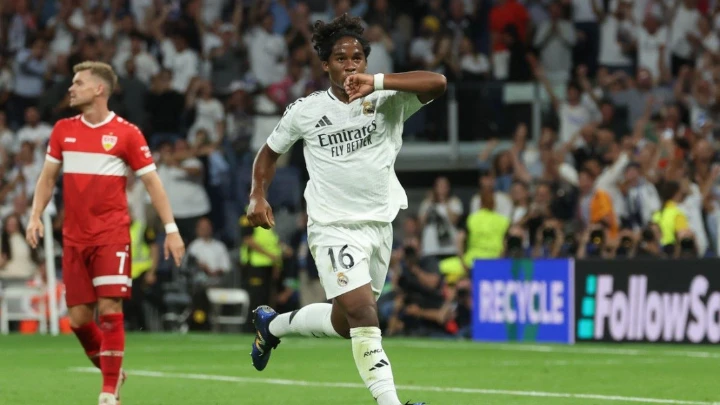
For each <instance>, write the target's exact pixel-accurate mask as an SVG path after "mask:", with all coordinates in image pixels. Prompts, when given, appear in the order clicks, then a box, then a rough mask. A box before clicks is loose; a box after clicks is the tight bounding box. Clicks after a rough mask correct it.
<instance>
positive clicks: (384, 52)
mask: <svg viewBox="0 0 720 405" xmlns="http://www.w3.org/2000/svg"><path fill="white" fill-rule="evenodd" d="M381 1H387V0H381ZM365 36H366V37H367V39H368V41H370V49H372V52H371V53H370V56H368V61H367V73H369V74H375V73H393V61H392V56H391V53H392V52H393V50H394V48H395V44H393V41H392V39H391V38H390V36H388V34H387V32H386V31H385V30H384V29H383V28H382V27H381V26H380V25H377V24H376V25H371V26H370V27H369V28H368V30H367V32H366V34H365Z"/></svg>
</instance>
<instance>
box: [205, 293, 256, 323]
mask: <svg viewBox="0 0 720 405" xmlns="http://www.w3.org/2000/svg"><path fill="white" fill-rule="evenodd" d="M207 296H208V301H210V305H211V307H212V311H211V312H212V314H211V318H210V321H211V322H212V324H213V327H216V326H218V325H244V324H245V322H247V317H248V313H249V311H250V295H249V294H248V292H247V291H245V290H243V289H240V288H208V289H207ZM226 305H240V306H241V308H240V310H239V311H238V315H235V316H230V315H221V311H222V307H223V306H226Z"/></svg>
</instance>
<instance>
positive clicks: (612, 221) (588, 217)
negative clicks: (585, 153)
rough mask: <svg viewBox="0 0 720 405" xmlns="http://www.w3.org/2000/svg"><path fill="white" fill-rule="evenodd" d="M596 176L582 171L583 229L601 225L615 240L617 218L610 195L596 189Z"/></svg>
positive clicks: (581, 203) (581, 205) (581, 206)
mask: <svg viewBox="0 0 720 405" xmlns="http://www.w3.org/2000/svg"><path fill="white" fill-rule="evenodd" d="M594 184H595V175H594V174H593V173H592V172H591V171H590V170H589V169H583V170H581V171H580V174H579V177H578V188H579V190H580V218H581V222H582V224H583V228H585V227H589V226H590V225H592V224H600V225H602V226H603V227H604V228H606V229H608V236H609V237H610V238H613V239H614V238H615V237H616V236H617V232H618V223H617V217H616V216H615V210H614V209H613V203H612V199H611V198H610V195H609V194H608V193H607V192H606V191H605V190H602V189H598V188H595V186H594Z"/></svg>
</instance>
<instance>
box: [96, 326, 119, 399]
mask: <svg viewBox="0 0 720 405" xmlns="http://www.w3.org/2000/svg"><path fill="white" fill-rule="evenodd" d="M124 319H125V318H124V316H123V314H122V313H118V314H110V315H102V316H100V330H101V331H102V343H101V345H100V370H102V375H103V389H102V392H108V393H112V394H113V395H117V391H118V388H119V387H118V382H119V380H120V368H121V367H122V360H123V354H124V351H125V323H124V322H125V321H124Z"/></svg>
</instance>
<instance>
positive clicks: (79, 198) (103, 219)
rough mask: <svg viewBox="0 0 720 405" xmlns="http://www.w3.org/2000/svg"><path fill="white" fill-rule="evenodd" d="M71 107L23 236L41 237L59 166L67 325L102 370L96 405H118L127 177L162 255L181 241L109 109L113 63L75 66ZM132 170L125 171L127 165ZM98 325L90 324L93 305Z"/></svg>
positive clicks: (131, 139)
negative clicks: (147, 211) (148, 210)
mask: <svg viewBox="0 0 720 405" xmlns="http://www.w3.org/2000/svg"><path fill="white" fill-rule="evenodd" d="M73 70H74V72H75V77H74V78H73V82H72V86H70V89H69V92H70V105H71V106H72V107H75V108H77V109H79V110H80V111H81V112H82V114H81V115H78V116H75V117H72V118H68V119H63V120H60V121H58V122H57V123H56V124H55V127H54V128H53V131H52V134H51V135H50V144H49V145H48V149H47V156H46V159H45V164H44V166H43V169H42V173H41V174H40V177H39V179H38V183H37V187H36V188H35V196H34V198H33V205H32V214H31V216H30V222H29V224H28V228H27V240H28V243H30V245H31V246H32V247H33V248H35V247H37V245H38V240H39V239H40V238H41V237H43V235H44V230H43V224H42V219H41V215H42V212H43V211H44V210H45V207H46V206H47V204H48V202H49V201H50V198H51V196H52V194H53V189H54V187H55V183H56V181H57V178H58V175H59V173H60V168H61V166H62V168H63V200H64V207H65V220H64V224H63V258H62V270H63V281H64V282H65V285H66V288H67V290H66V300H67V305H68V312H69V315H70V322H71V326H72V328H73V331H74V332H75V335H76V336H77V337H78V339H79V340H80V344H82V346H83V348H84V349H85V353H86V354H87V356H88V357H89V358H90V360H91V361H92V362H93V364H95V366H97V367H98V368H99V369H100V370H101V371H102V376H103V384H102V393H101V394H100V398H99V400H98V403H99V404H101V405H117V404H119V401H118V396H119V388H120V385H121V384H122V382H123V380H124V373H123V372H122V370H121V366H122V359H123V353H124V349H125V329H124V320H123V313H122V300H123V299H126V298H129V296H130V292H131V291H130V286H131V285H132V279H131V277H130V264H131V256H130V254H131V252H130V215H129V213H128V206H127V197H126V194H125V184H126V182H127V177H126V176H127V175H136V176H139V177H140V179H142V181H143V183H144V184H145V187H146V188H147V191H148V194H149V195H150V198H151V200H152V203H153V206H154V207H155V209H156V210H157V212H158V214H159V216H160V219H161V220H162V221H163V223H164V224H165V230H166V233H167V238H166V239H165V247H164V248H165V259H168V258H169V256H170V255H172V257H173V259H174V260H175V263H176V264H177V265H180V262H181V260H182V257H183V255H184V254H185V245H184V244H183V241H182V238H181V237H180V234H179V232H178V227H177V225H175V219H174V218H173V214H172V210H171V208H170V203H169V202H168V198H167V195H166V194H165V189H164V188H163V185H162V183H161V181H160V178H159V177H158V174H157V172H156V170H155V163H153V159H152V154H151V153H150V149H149V148H148V146H147V143H146V142H145V137H144V136H143V134H142V133H141V132H140V130H139V129H138V127H136V126H135V125H133V124H132V123H130V122H128V121H126V120H124V119H123V118H120V117H118V116H116V115H115V114H114V113H113V112H112V111H109V110H108V98H109V97H110V95H111V94H112V92H113V88H114V87H115V85H116V84H117V76H116V75H115V73H114V72H113V70H112V68H111V67H110V66H109V65H107V64H105V63H100V62H83V63H80V64H78V65H76V66H75V67H74V69H73ZM128 169H130V170H132V171H133V172H134V173H129V170H128ZM96 309H97V311H98V315H99V325H98V324H96V323H95V321H94V315H95V310H96Z"/></svg>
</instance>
